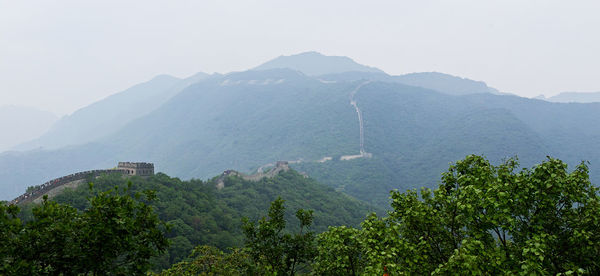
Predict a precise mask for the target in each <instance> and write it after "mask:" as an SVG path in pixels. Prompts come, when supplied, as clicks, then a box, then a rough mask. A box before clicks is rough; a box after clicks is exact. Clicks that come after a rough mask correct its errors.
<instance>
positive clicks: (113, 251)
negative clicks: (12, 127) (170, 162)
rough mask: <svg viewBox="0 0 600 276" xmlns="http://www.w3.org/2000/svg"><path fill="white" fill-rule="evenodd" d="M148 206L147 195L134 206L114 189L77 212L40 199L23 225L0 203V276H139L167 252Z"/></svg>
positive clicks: (160, 226)
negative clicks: (153, 261) (127, 275)
mask: <svg viewBox="0 0 600 276" xmlns="http://www.w3.org/2000/svg"><path fill="white" fill-rule="evenodd" d="M152 200H154V195H153V193H151V192H147V193H146V195H145V197H144V199H143V201H138V200H135V199H134V198H132V197H130V196H129V195H126V194H124V195H122V194H120V193H119V191H118V188H115V189H111V190H108V191H105V192H101V193H99V194H98V195H96V196H94V197H92V198H90V201H89V203H90V206H89V208H86V209H85V210H83V211H81V212H80V211H78V210H77V209H75V208H74V207H71V206H68V205H64V204H59V203H57V202H54V201H48V200H47V197H45V198H44V200H43V202H42V203H41V204H40V205H38V206H35V207H33V209H32V219H31V220H29V221H27V222H25V223H21V221H20V220H19V219H18V218H16V213H17V212H18V208H17V207H15V206H9V207H6V206H4V204H3V203H0V229H2V230H0V231H2V232H3V233H2V237H3V242H2V243H1V244H0V253H2V255H0V256H2V257H1V259H0V260H1V261H2V266H0V274H11V275H13V274H18V275H27V274H29V275H46V274H50V275H78V274H92V275H97V274H134V275H139V274H144V273H145V272H146V271H147V270H148V268H149V267H150V258H151V257H153V256H156V255H159V254H160V253H162V252H163V251H164V250H165V249H166V248H167V246H168V240H167V239H166V237H165V232H166V230H167V229H166V227H165V225H164V223H162V222H161V221H160V220H159V219H158V216H157V215H156V214H155V213H154V210H153V209H152V207H150V206H149V205H148V204H146V202H151V201H152ZM4 237H6V239H4Z"/></svg>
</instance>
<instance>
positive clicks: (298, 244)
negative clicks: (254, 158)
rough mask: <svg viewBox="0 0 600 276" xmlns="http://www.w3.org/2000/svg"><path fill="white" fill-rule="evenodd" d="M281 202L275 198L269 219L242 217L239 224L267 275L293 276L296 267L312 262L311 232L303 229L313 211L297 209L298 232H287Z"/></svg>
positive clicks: (312, 236) (313, 247) (309, 220)
mask: <svg viewBox="0 0 600 276" xmlns="http://www.w3.org/2000/svg"><path fill="white" fill-rule="evenodd" d="M283 202H284V200H283V199H281V198H278V199H276V200H275V201H273V202H272V203H271V207H270V208H269V215H268V218H266V217H263V218H262V219H261V220H259V221H258V223H255V222H250V221H248V220H247V219H244V222H243V226H242V227H243V230H244V234H245V236H246V241H245V245H246V248H247V250H248V253H249V254H250V256H251V257H252V259H253V261H254V262H255V264H256V265H257V267H259V268H260V269H261V270H264V271H266V272H267V273H269V274H275V275H294V274H295V273H296V271H298V267H299V266H301V265H306V264H308V263H309V262H310V261H312V259H313V258H314V256H315V253H316V248H315V244H314V239H315V236H314V233H313V232H311V231H308V230H307V229H306V228H308V227H309V226H310V225H311V224H312V219H313V215H312V213H313V212H312V211H306V210H302V209H300V210H298V211H297V212H296V217H297V218H298V220H299V221H300V231H299V232H298V233H295V234H290V233H286V232H284V230H285V225H286V221H285V219H284V214H285V208H284V206H283Z"/></svg>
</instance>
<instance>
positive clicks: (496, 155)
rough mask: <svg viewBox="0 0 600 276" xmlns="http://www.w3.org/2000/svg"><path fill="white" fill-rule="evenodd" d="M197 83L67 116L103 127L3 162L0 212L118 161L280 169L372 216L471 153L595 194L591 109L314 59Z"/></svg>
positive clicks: (186, 171)
mask: <svg viewBox="0 0 600 276" xmlns="http://www.w3.org/2000/svg"><path fill="white" fill-rule="evenodd" d="M199 76H200V77H199V78H198V79H194V80H189V81H187V82H185V83H183V82H184V81H185V80H179V79H175V78H172V77H166V76H162V77H158V78H155V79H153V80H151V81H149V82H147V83H146V84H141V85H140V86H136V87H137V88H139V90H137V88H136V87H134V88H136V89H134V88H131V89H128V90H126V91H124V92H122V93H119V94H116V95H114V96H111V97H123V98H126V99H129V100H128V101H125V100H124V101H123V102H127V104H125V105H124V106H121V105H119V104H116V103H115V102H111V101H109V99H110V98H111V97H109V98H107V99H105V100H104V101H101V102H99V103H97V105H100V106H102V107H103V108H99V109H92V107H93V106H94V105H92V106H89V107H86V108H84V109H82V110H80V111H81V112H79V113H78V112H76V113H74V114H73V115H71V116H70V119H69V120H71V121H73V122H75V121H77V122H80V123H79V125H88V124H89V125H94V124H96V123H95V122H96V121H104V122H107V123H106V124H104V125H110V126H111V127H109V128H108V129H103V128H101V127H96V128H89V129H87V130H86V131H87V133H86V132H82V135H86V134H88V135H89V137H91V138H88V139H87V140H82V139H79V138H77V139H73V140H69V141H68V142H64V143H62V144H60V143H53V142H52V141H56V140H60V137H63V136H69V135H72V134H71V133H72V132H73V131H78V129H79V126H78V124H72V125H70V126H67V127H64V128H62V129H61V128H59V127H58V123H57V125H56V126H55V127H54V128H53V129H55V130H54V131H53V132H52V131H51V132H52V133H53V134H52V135H50V133H51V132H48V133H47V134H46V135H45V136H42V138H43V137H50V136H52V137H55V138H54V139H55V140H52V139H49V138H48V139H47V140H44V139H42V138H40V139H39V140H38V141H39V143H38V144H36V145H37V146H39V147H42V149H39V148H37V149H35V150H29V151H21V152H6V153H3V154H0V185H1V186H0V190H1V191H2V194H1V195H2V198H0V199H11V198H12V197H15V196H17V195H18V194H20V193H22V192H23V191H24V190H25V188H26V187H27V186H31V185H37V184H40V183H43V182H44V181H47V180H49V179H51V178H53V177H58V176H61V175H64V174H69V173H72V172H75V171H79V170H87V169H93V168H108V167H110V166H112V164H114V163H116V162H117V161H125V160H139V161H147V162H153V163H155V164H156V167H157V169H158V170H159V171H163V172H166V173H168V174H170V175H175V176H178V177H182V178H185V179H189V178H208V177H211V176H213V175H217V174H219V173H221V172H222V171H223V170H226V169H236V170H239V171H243V172H252V171H256V170H257V169H263V168H264V165H265V164H269V163H273V162H275V161H277V160H286V161H290V163H291V164H292V166H293V167H294V168H295V169H297V170H299V171H302V172H305V173H307V174H308V175H310V176H312V177H314V178H316V179H317V180H318V181H320V182H322V183H324V184H326V185H329V186H331V187H333V188H335V189H336V190H338V191H343V192H345V193H347V194H349V195H351V196H353V197H355V198H358V199H361V200H363V201H367V202H369V203H372V204H375V205H377V206H380V207H384V206H387V197H388V192H389V190H391V189H400V190H405V189H411V188H418V187H423V186H425V187H433V186H435V185H436V184H437V183H438V182H439V179H440V174H441V173H442V172H443V171H444V170H445V169H447V167H448V164H449V163H450V162H453V161H456V160H458V159H461V158H463V157H464V156H465V155H467V154H473V153H475V154H483V155H485V156H486V157H488V158H489V159H491V160H493V161H494V162H500V161H501V160H503V159H505V158H509V157H513V156H517V155H518V157H519V159H520V161H521V163H522V164H523V165H524V166H531V165H533V164H535V163H538V162H541V161H542V160H543V159H544V158H545V157H546V156H547V155H550V156H553V157H557V158H561V159H563V160H565V161H567V162H568V163H569V164H571V165H574V164H576V163H578V162H580V161H582V160H589V161H590V162H591V165H590V167H591V168H592V181H594V182H595V183H598V182H599V181H598V180H599V178H598V175H597V174H595V173H593V172H594V171H599V170H600V146H599V145H598V144H597V142H596V141H598V139H599V138H600V128H599V127H598V126H599V125H600V103H588V104H560V103H549V102H546V101H542V100H536V99H527V98H521V97H517V96H514V95H505V94H502V93H500V92H499V91H498V90H496V89H494V88H490V87H488V86H487V85H486V84H485V83H483V82H480V81H473V80H469V79H465V78H460V77H455V76H450V75H446V74H442V73H435V72H432V73H413V74H408V75H401V76H391V75H388V74H386V73H384V72H383V71H381V70H378V69H375V68H372V67H368V66H363V65H360V64H358V63H355V62H354V61H352V60H351V59H349V58H346V57H329V56H324V55H321V54H318V53H315V52H309V53H304V54H299V55H294V56H287V57H286V56H282V57H279V58H276V59H274V60H272V61H269V62H267V63H265V64H263V65H260V66H258V67H255V68H253V69H251V70H248V71H244V72H235V73H229V74H224V75H220V74H213V75H210V76H209V75H205V74H200V75H199ZM154 82H156V85H154V84H152V83H154ZM132 91H137V92H136V93H139V94H135V93H134V92H132ZM145 91H154V92H145ZM145 93H148V95H160V96H154V97H150V98H152V99H154V100H152V101H151V104H148V105H146V104H142V102H141V101H140V102H138V101H139V100H141V99H143V98H145V97H144V96H139V95H145ZM130 95H138V96H130ZM126 96H127V97H126ZM116 102H121V101H116ZM113 105H114V106H115V109H113V108H112V106H113ZM127 110H129V111H128V112H131V113H124V112H125V111H127ZM84 111H86V112H84ZM87 112H89V113H88V114H90V116H91V117H93V120H92V119H86V117H85V116H84V115H83V114H85V113H87ZM113 113H114V114H132V115H128V116H124V117H125V118H124V120H123V121H122V122H121V121H119V122H117V121H118V120H119V118H121V117H118V116H117V117H114V116H113V115H114V114H113ZM111 116H112V117H111ZM79 120H80V121H79ZM111 122H114V123H115V125H114V126H113V125H112V124H110V123H111ZM65 125H66V124H65ZM361 133H362V134H361ZM82 141H83V142H82ZM361 142H362V143H361ZM361 144H362V147H361ZM267 167H268V166H267Z"/></svg>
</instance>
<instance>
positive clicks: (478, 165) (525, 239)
mask: <svg viewBox="0 0 600 276" xmlns="http://www.w3.org/2000/svg"><path fill="white" fill-rule="evenodd" d="M517 168H518V162H517V161H516V160H515V159H509V160H507V161H506V162H504V163H503V164H501V165H499V166H493V165H491V164H490V163H489V161H488V160H486V159H485V158H483V157H480V156H475V155H471V156H467V157H466V158H465V159H464V160H461V161H458V162H456V164H454V165H452V166H450V168H449V170H448V172H446V173H444V174H443V177H442V184H441V185H440V186H439V188H438V189H436V190H434V191H431V190H429V189H423V190H421V194H420V198H419V195H418V194H417V192H416V191H408V192H406V193H400V192H398V191H393V192H392V193H391V197H392V208H393V210H392V211H391V212H390V213H389V216H388V217H386V218H383V219H379V218H377V217H376V216H374V215H372V216H370V217H369V218H368V219H367V220H365V221H364V222H363V224H362V227H363V231H364V233H363V235H362V241H363V244H364V246H365V248H366V249H365V255H366V257H367V260H368V266H367V270H366V271H367V272H368V273H370V274H380V273H381V272H382V271H383V267H384V266H387V267H388V268H389V269H390V272H391V273H392V274H398V273H407V274H414V273H417V274H419V273H434V274H455V273H464V272H467V271H469V272H471V273H475V274H558V273H574V272H578V273H589V274H598V273H600V261H598V258H597V257H598V256H600V198H599V195H598V188H596V187H594V186H593V185H592V184H591V183H590V181H589V175H588V168H587V166H586V164H585V163H581V164H579V165H578V166H577V167H576V168H575V170H574V171H572V172H568V171H567V165H566V164H565V163H564V162H562V161H560V160H557V159H553V158H550V157H549V158H548V159H547V160H546V161H545V162H543V163H542V164H540V165H537V166H535V167H534V168H533V169H523V170H521V171H518V169H517Z"/></svg>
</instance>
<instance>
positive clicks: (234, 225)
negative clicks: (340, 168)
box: [22, 170, 382, 268]
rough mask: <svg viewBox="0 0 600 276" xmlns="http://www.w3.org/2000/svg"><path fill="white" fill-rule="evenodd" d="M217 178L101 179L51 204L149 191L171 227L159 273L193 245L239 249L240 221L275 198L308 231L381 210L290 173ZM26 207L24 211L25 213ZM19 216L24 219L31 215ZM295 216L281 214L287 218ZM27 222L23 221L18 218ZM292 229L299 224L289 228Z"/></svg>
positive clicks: (82, 203) (83, 204) (82, 205)
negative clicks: (304, 218) (307, 220)
mask: <svg viewBox="0 0 600 276" xmlns="http://www.w3.org/2000/svg"><path fill="white" fill-rule="evenodd" d="M219 179H220V177H215V178H213V179H212V180H209V181H201V180H190V181H182V180H180V179H178V178H172V177H169V176H167V175H165V174H162V173H159V174H157V175H154V176H151V177H148V178H142V177H131V178H129V179H127V178H123V177H121V176H119V175H105V176H102V177H100V178H97V179H96V180H94V185H93V187H94V188H93V190H90V189H89V187H87V186H86V185H81V186H79V187H78V188H77V189H67V190H65V191H64V192H62V193H61V194H59V195H57V196H56V197H54V198H53V200H54V201H56V202H58V203H61V204H67V205H69V206H73V207H75V208H77V209H78V210H86V209H87V208H89V207H90V202H89V201H88V198H89V197H90V196H92V195H95V194H98V193H100V192H103V191H107V190H110V189H112V188H113V187H115V186H118V187H126V186H127V181H131V185H130V188H129V193H130V194H131V195H134V194H135V193H138V192H143V191H146V190H152V191H155V193H156V200H155V201H153V202H151V203H150V205H151V206H152V207H153V208H154V209H155V210H156V213H157V215H158V217H159V218H160V219H161V220H162V221H164V222H166V223H168V224H169V225H171V229H170V231H168V232H167V233H166V236H167V237H168V238H169V240H170V241H171V246H170V247H169V249H168V251H167V252H166V253H165V254H163V255H161V256H160V257H158V258H156V259H155V260H153V262H154V263H155V264H156V265H157V267H158V268H164V267H168V266H170V265H171V264H173V263H175V262H178V261H181V260H182V259H183V258H185V257H186V256H188V254H189V253H190V251H191V250H192V249H193V248H194V246H195V245H199V244H204V245H211V246H215V247H217V248H219V249H221V250H226V251H227V250H228V249H229V248H230V247H239V246H242V245H243V242H244V240H243V232H242V229H241V225H242V224H241V220H242V217H248V218H250V219H256V218H258V217H259V216H260V214H261V213H262V212H263V211H264V210H266V209H267V208H268V207H269V203H270V202H271V201H273V200H275V199H276V198H277V197H282V198H285V199H286V201H287V204H288V206H290V207H291V208H295V209H299V208H306V209H311V210H314V225H313V228H312V229H313V230H315V231H318V232H322V231H325V230H327V227H328V226H340V225H352V226H358V225H359V224H360V221H362V219H364V218H365V216H366V215H367V213H369V212H372V211H378V212H380V213H381V212H382V211H380V209H377V208H374V207H371V206H369V205H367V204H365V203H362V202H360V201H358V200H356V199H353V198H351V197H349V196H347V195H345V194H342V193H339V192H336V191H334V190H333V189H331V188H329V187H327V186H324V185H322V184H319V183H317V182H316V181H314V180H313V179H310V178H307V177H305V176H303V175H300V174H299V173H297V172H296V171H293V170H290V171H287V172H281V173H280V174H279V175H277V176H275V177H273V178H263V179H261V180H259V181H256V182H254V181H248V180H244V179H243V178H241V177H238V176H233V175H232V176H228V177H225V178H224V179H223V180H224V187H223V188H221V189H219V188H217V182H218V180H219ZM29 208H31V207H25V210H27V209H29ZM26 213H28V212H24V213H23V214H22V217H23V216H30V215H27V214H26ZM293 216H294V214H293V213H292V212H291V211H290V212H288V213H286V218H288V219H289V218H292V217H293ZM23 218H24V219H27V217H23ZM290 226H291V227H292V229H295V228H297V227H299V225H295V224H292V225H290Z"/></svg>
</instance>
